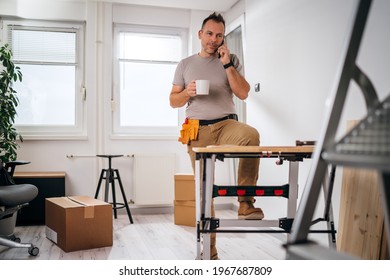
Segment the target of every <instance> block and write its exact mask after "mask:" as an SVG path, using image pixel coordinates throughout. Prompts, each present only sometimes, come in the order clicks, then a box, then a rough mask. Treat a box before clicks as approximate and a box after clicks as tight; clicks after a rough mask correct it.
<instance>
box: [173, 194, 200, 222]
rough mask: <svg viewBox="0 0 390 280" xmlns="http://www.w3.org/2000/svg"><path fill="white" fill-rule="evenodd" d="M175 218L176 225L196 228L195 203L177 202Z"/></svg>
mask: <svg viewBox="0 0 390 280" xmlns="http://www.w3.org/2000/svg"><path fill="white" fill-rule="evenodd" d="M173 217H174V223H175V225H182V226H190V227H194V226H195V225H196V216H195V201H191V200H187V201H184V200H175V201H174V216H173Z"/></svg>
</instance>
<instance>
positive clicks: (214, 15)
mask: <svg viewBox="0 0 390 280" xmlns="http://www.w3.org/2000/svg"><path fill="white" fill-rule="evenodd" d="M209 20H212V21H215V22H218V23H220V22H222V23H223V27H225V20H224V18H223V16H222V15H221V14H217V13H216V12H214V13H212V14H211V15H209V16H208V17H207V18H205V19H204V20H203V23H202V29H203V27H204V26H205V24H206V23H207V22H208V21H209Z"/></svg>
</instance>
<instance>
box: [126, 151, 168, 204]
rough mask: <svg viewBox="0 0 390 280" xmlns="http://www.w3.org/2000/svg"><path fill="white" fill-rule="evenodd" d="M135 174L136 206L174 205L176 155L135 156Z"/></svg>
mask: <svg viewBox="0 0 390 280" xmlns="http://www.w3.org/2000/svg"><path fill="white" fill-rule="evenodd" d="M133 174H134V176H133V179H134V182H133V186H134V197H133V199H134V204H136V205H164V204H172V203H173V200H174V175H175V154H135V155H134V172H133Z"/></svg>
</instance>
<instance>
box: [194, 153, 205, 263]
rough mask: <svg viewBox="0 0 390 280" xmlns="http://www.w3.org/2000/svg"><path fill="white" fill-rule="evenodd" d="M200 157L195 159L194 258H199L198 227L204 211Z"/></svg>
mask: <svg viewBox="0 0 390 280" xmlns="http://www.w3.org/2000/svg"><path fill="white" fill-rule="evenodd" d="M200 162H201V160H200V159H196V160H195V215H196V216H195V218H196V229H197V235H196V259H197V260H200V259H201V234H200V229H201V226H202V223H201V220H200V218H201V216H202V214H204V211H202V208H201V206H202V203H201V201H202V200H201V196H200V193H201V191H200V190H201V184H202V180H203V179H202V177H201V176H202V174H201V172H200Z"/></svg>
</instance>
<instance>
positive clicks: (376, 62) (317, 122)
mask: <svg viewBox="0 0 390 280" xmlns="http://www.w3.org/2000/svg"><path fill="white" fill-rule="evenodd" d="M357 2H358V1H354V0H348V1H338V0H327V1H322V0H296V1H288V0H274V1H258V0H246V32H247V38H246V39H247V53H246V69H245V73H246V77H247V79H248V81H249V83H250V84H251V86H252V92H251V94H250V97H249V98H248V100H247V113H248V116H247V119H248V123H249V124H251V125H253V126H255V127H256V128H257V129H258V130H259V131H260V133H261V144H262V145H295V140H318V139H319V135H320V132H321V129H322V126H323V122H324V117H325V113H326V110H327V106H326V104H327V99H328V97H329V96H330V95H331V94H332V93H333V92H334V88H335V86H336V85H337V78H338V77H337V75H336V74H337V71H338V69H339V67H340V65H341V64H340V63H342V62H343V57H342V53H343V47H344V45H345V43H347V41H348V38H347V35H348V32H349V31H350V24H351V23H352V16H353V11H354V7H355V4H356V3H357ZM373 2H374V3H373V5H372V9H371V14H370V18H369V22H368V26H367V28H366V34H365V36H364V39H363V43H362V46H361V50H360V53H359V58H358V64H359V65H360V67H361V68H362V69H363V71H366V74H367V75H368V76H369V77H370V78H371V79H372V81H373V83H374V85H375V87H376V89H377V91H378V95H379V96H380V98H381V99H383V98H384V97H385V96H386V95H388V94H389V90H390V83H389V79H388V77H389V74H390V71H389V65H390V53H389V52H388V50H389V49H390V34H389V32H388V30H387V29H388V28H387V26H390V18H389V17H388V16H387V15H388V13H389V12H390V3H389V2H388V1H384V0H379V1H373ZM255 83H260V84H261V91H260V92H254V90H253V89H254V85H255ZM365 113H366V110H365V105H364V101H363V97H362V94H361V93H360V90H359V89H358V88H357V87H356V85H354V84H352V85H351V87H350V90H349V93H348V98H347V104H346V109H345V111H344V114H343V117H342V119H341V121H340V124H341V127H340V129H339V135H341V134H340V133H341V132H344V131H345V129H346V126H345V125H346V121H347V120H350V119H359V118H361V117H362V116H364V114H365ZM310 165H311V163H310V160H305V161H304V162H303V164H301V168H300V171H301V172H300V173H301V174H300V193H301V192H302V190H303V188H304V186H305V181H306V178H307V174H308V172H309V169H310ZM279 170H282V174H283V172H286V170H287V164H285V166H283V167H277V166H275V163H274V162H273V161H272V160H262V162H261V169H260V172H261V174H260V183H264V184H279V183H283V182H284V181H285V178H286V177H285V176H282V175H280V174H279ZM340 171H341V169H338V172H337V178H336V185H335V188H336V189H335V195H334V199H333V206H334V209H335V210H336V211H335V218H336V225H337V219H338V203H339V193H340V175H341V174H340ZM278 174H279V175H278ZM257 205H259V206H261V207H263V210H264V211H265V215H266V217H270V216H276V217H278V216H280V215H282V214H283V213H284V211H285V210H284V207H283V205H285V203H284V202H283V201H275V199H264V200H262V201H259V200H258V201H257ZM321 210H322V208H321Z"/></svg>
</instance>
